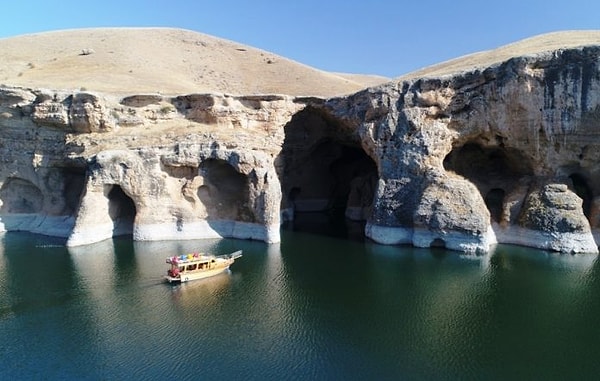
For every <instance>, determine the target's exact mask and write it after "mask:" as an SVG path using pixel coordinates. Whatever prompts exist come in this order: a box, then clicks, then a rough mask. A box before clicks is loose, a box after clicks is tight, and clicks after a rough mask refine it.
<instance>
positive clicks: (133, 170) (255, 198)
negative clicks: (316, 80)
mask: <svg viewBox="0 0 600 381" xmlns="http://www.w3.org/2000/svg"><path fill="white" fill-rule="evenodd" d="M599 117H600V47H597V46H587V47H574V48H568V49H566V48H565V49H558V50H554V51H550V52H543V53H537V54H532V55H524V56H518V57H514V58H510V59H508V60H505V61H502V62H498V63H495V64H492V65H489V66H485V67H480V68H472V69H469V70H463V71H459V72H456V73H452V74H448V75H437V76H435V77H423V78H408V79H405V80H399V81H395V82H390V83H388V84H386V85H383V86H379V87H374V88H370V89H366V90H364V91H361V92H359V93H356V94H353V95H350V96H344V97H338V98H331V99H326V100H325V99H319V98H300V97H289V96H279V95H249V96H231V95H223V94H187V95H180V96H163V95H160V94H138V95H128V96H124V97H116V96H112V95H110V94H98V93H92V92H61V91H51V90H39V89H34V90H29V89H23V88H3V89H0V134H1V137H2V140H1V142H2V143H0V162H1V163H2V165H1V166H0V183H1V184H2V186H1V187H0V200H1V201H2V206H1V207H0V218H1V222H2V223H3V225H4V229H5V230H28V231H35V232H40V233H44V234H49V235H56V236H61V237H65V238H66V239H67V244H68V245H71V246H76V245H82V244H87V243H91V242H95V241H99V240H103V239H106V238H110V237H112V236H115V235H119V234H132V235H133V237H134V239H135V240H164V239H191V238H207V237H237V238H244V239H246V238H248V239H258V240H263V241H267V242H276V241H278V240H279V239H280V237H279V226H280V224H281V223H282V222H283V221H285V220H292V219H294V218H295V216H296V215H297V214H298V213H301V212H314V211H325V210H327V211H330V212H331V211H338V210H341V211H343V213H342V215H345V216H346V218H348V219H350V220H358V221H365V223H366V226H365V228H364V231H365V234H366V235H367V236H368V237H369V238H371V239H373V240H374V241H376V242H379V243H383V244H412V245H415V246H419V247H429V246H444V247H446V248H449V249H454V250H459V251H463V252H469V253H482V252H487V251H488V250H489V249H490V248H491V247H492V246H493V245H494V244H496V243H498V242H501V243H514V244H520V245H526V246H532V247H539V248H542V249H547V250H555V251H560V252H571V253H580V252H586V253H596V252H598V244H597V240H595V239H594V235H596V236H600V234H598V231H599V229H600V226H599V225H600V217H599V216H600V201H599V200H600V180H598V177H597V176H596V174H597V173H598V172H599V171H600V164H599V163H600V137H599V133H598V131H600V130H599V129H598V123H599V120H600V119H599Z"/></svg>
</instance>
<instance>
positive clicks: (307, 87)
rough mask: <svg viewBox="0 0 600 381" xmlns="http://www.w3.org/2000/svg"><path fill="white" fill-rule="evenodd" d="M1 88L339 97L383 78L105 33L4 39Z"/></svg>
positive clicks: (150, 34)
mask: <svg viewBox="0 0 600 381" xmlns="http://www.w3.org/2000/svg"><path fill="white" fill-rule="evenodd" d="M0 62H2V65H1V66H0V83H1V84H4V85H11V86H24V87H43V88H53V89H76V90H79V89H85V90H87V91H101V92H109V93H125V94H131V93H162V94H186V93H215V92H217V93H228V94H245V95H249V94H287V95H298V96H302V95H310V96H325V97H327V96H333V95H342V94H347V93H352V92H355V91H358V90H360V89H362V88H364V87H367V86H369V85H373V84H377V83H381V82H383V81H385V80H386V79H385V78H381V77H376V76H361V75H347V74H334V73H329V72H325V71H321V70H317V69H314V68H312V67H309V66H306V65H303V64H300V63H298V62H295V61H292V60H289V59H286V58H284V57H281V56H278V55H276V54H272V53H269V52H267V51H263V50H260V49H255V48H252V47H249V46H245V45H242V44H239V43H236V42H232V41H228V40H224V39H220V38H216V37H213V36H209V35H205V34H201V33H197V32H194V31H189V30H181V29H171V28H99V29H78V30H65V31H56V32H46V33H38V34H30V35H23V36H18V37H11V38H5V39H0Z"/></svg>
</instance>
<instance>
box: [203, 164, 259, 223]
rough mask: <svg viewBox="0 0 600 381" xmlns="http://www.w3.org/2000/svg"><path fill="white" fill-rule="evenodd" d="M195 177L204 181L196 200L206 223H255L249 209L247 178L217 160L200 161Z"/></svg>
mask: <svg viewBox="0 0 600 381" xmlns="http://www.w3.org/2000/svg"><path fill="white" fill-rule="evenodd" d="M198 173H199V174H200V175H201V176H202V177H203V180H204V181H203V184H202V185H201V186H200V187H199V188H198V198H199V199H200V200H201V201H202V203H203V204H204V206H205V208H206V212H207V220H236V221H243V222H256V221H255V220H256V218H255V216H254V213H253V211H252V209H251V208H250V205H249V179H248V176H246V175H244V174H242V173H239V172H238V171H236V170H235V168H233V167H232V166H231V165H229V163H228V162H227V161H225V160H219V159H208V160H205V161H203V162H202V163H201V164H200V167H199V169H198Z"/></svg>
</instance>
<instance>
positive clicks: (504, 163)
mask: <svg viewBox="0 0 600 381" xmlns="http://www.w3.org/2000/svg"><path fill="white" fill-rule="evenodd" d="M444 168H445V169H446V170H448V171H453V172H455V173H457V174H459V175H461V176H463V177H465V178H466V179H468V180H469V181H471V182H472V183H473V184H475V186H476V187H477V188H478V189H479V192H480V193H481V195H482V197H483V199H484V201H485V204H486V206H487V208H488V210H489V212H490V218H491V220H492V221H494V222H497V223H499V222H501V221H503V219H504V218H505V216H504V202H505V197H506V195H507V194H508V193H509V192H510V191H511V190H513V189H514V187H515V186H516V184H518V183H519V182H520V180H521V179H523V178H524V177H528V176H531V175H532V174H533V169H532V167H531V163H530V161H529V159H528V158H527V157H526V156H525V155H524V154H523V153H522V152H521V151H519V150H516V149H514V148H506V147H504V146H503V145H502V144H500V145H499V146H492V147H487V146H483V145H481V144H479V143H476V142H469V143H467V144H464V145H463V146H460V147H456V148H455V149H453V150H452V151H451V152H450V153H449V154H448V155H447V156H446V158H445V159H444Z"/></svg>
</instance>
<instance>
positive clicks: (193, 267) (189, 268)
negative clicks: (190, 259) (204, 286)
mask: <svg viewBox="0 0 600 381" xmlns="http://www.w3.org/2000/svg"><path fill="white" fill-rule="evenodd" d="M197 267H198V265H197V264H195V263H194V264H193V265H188V267H187V270H188V271H194V270H196V268H197Z"/></svg>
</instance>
